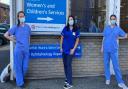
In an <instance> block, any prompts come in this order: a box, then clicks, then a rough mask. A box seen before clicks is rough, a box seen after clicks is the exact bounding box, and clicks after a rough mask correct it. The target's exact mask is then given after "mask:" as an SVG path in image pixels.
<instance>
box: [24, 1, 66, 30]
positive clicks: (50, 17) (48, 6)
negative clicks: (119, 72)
mask: <svg viewBox="0 0 128 89" xmlns="http://www.w3.org/2000/svg"><path fill="white" fill-rule="evenodd" d="M66 3H67V0H61V1H58V0H24V11H25V14H26V23H28V24H30V26H31V28H32V31H61V30H62V28H63V27H64V25H65V23H66V10H67V8H66V7H67V6H66Z"/></svg>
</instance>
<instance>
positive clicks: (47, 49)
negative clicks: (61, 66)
mask: <svg viewBox="0 0 128 89" xmlns="http://www.w3.org/2000/svg"><path fill="white" fill-rule="evenodd" d="M81 54H82V51H81V45H78V47H77V49H76V52H75V57H78V58H79V57H81ZM30 58H32V59H33V58H62V53H61V52H60V45H59V44H33V45H30Z"/></svg>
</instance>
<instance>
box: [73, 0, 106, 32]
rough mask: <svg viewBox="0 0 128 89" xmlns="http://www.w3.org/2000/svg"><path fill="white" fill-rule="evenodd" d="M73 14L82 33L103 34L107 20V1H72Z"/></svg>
mask: <svg viewBox="0 0 128 89" xmlns="http://www.w3.org/2000/svg"><path fill="white" fill-rule="evenodd" d="M71 14H72V15H73V16H75V19H76V21H75V22H76V23H77V24H78V26H79V27H80V30H81V32H86V33H101V32H102V31H103V28H104V23H105V19H106V0H71Z"/></svg>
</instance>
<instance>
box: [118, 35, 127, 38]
mask: <svg viewBox="0 0 128 89" xmlns="http://www.w3.org/2000/svg"><path fill="white" fill-rule="evenodd" d="M126 38H128V34H126V35H125V36H124V37H119V39H126Z"/></svg>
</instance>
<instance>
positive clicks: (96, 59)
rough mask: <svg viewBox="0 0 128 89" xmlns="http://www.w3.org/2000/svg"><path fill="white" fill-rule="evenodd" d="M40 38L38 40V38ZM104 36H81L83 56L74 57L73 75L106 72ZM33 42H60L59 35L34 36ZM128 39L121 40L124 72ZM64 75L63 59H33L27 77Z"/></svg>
mask: <svg viewBox="0 0 128 89" xmlns="http://www.w3.org/2000/svg"><path fill="white" fill-rule="evenodd" d="M37 39H38V40H37ZM101 41H102V37H81V38H80V43H81V44H82V57H81V58H80V59H74V60H73V63H72V66H73V76H74V77H84V76H100V75H103V74H104V67H103V57H102V54H101V53H100V47H101ZM31 43H32V44H46V43H47V44H52V43H54V44H58V43H59V36H37V37H32V39H31ZM127 57H128V41H126V40H121V41H120V65H121V70H122V72H123V74H126V73H128V58H127ZM56 77H64V71H63V63H62V59H31V60H30V64H29V71H28V74H27V78H30V79H41V78H56Z"/></svg>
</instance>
